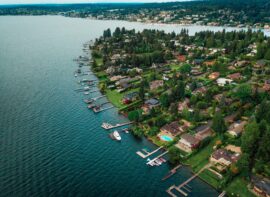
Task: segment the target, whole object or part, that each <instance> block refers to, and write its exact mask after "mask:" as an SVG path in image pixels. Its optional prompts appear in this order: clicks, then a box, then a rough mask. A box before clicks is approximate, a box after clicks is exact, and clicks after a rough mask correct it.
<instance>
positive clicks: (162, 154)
mask: <svg viewBox="0 0 270 197" xmlns="http://www.w3.org/2000/svg"><path fill="white" fill-rule="evenodd" d="M168 152H169V151H165V152H164V153H161V154H160V155H158V156H157V157H155V158H154V159H152V160H150V161H148V162H147V163H146V164H147V165H149V164H150V163H152V162H154V161H155V160H156V159H158V158H160V157H162V156H164V155H166V154H167V153H168Z"/></svg>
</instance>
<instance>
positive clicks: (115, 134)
mask: <svg viewBox="0 0 270 197" xmlns="http://www.w3.org/2000/svg"><path fill="white" fill-rule="evenodd" d="M113 137H114V138H115V139H116V140H117V141H121V136H120V134H119V133H118V131H114V132H113Z"/></svg>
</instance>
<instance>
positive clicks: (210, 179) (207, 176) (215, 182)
mask: <svg viewBox="0 0 270 197" xmlns="http://www.w3.org/2000/svg"><path fill="white" fill-rule="evenodd" d="M199 177H200V178H201V179H203V180H204V181H206V182H207V183H209V184H210V185H212V186H213V187H214V188H216V189H217V188H218V186H219V182H220V179H219V178H218V177H217V176H216V175H215V174H213V173H212V172H211V171H209V170H205V171H203V172H202V173H201V174H200V175H199Z"/></svg>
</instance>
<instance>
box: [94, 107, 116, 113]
mask: <svg viewBox="0 0 270 197" xmlns="http://www.w3.org/2000/svg"><path fill="white" fill-rule="evenodd" d="M112 108H114V106H110V107H106V108H103V109H98V110H97V109H96V108H94V109H93V111H94V112H95V113H99V112H102V111H106V110H109V109H112Z"/></svg>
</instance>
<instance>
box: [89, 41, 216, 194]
mask: <svg viewBox="0 0 270 197" xmlns="http://www.w3.org/2000/svg"><path fill="white" fill-rule="evenodd" d="M87 43H89V41H88V42H87ZM89 46H90V45H89ZM88 52H89V54H91V49H89V50H88ZM89 59H90V61H93V57H92V55H90V58H89ZM89 70H90V71H91V72H92V73H93V75H94V76H95V77H96V78H97V79H98V86H97V87H98V90H99V91H100V92H101V93H102V91H101V88H100V87H99V84H100V79H101V78H99V77H98V75H97V72H94V71H93V69H92V65H91V63H90V64H89ZM107 90H109V89H108V88H105V93H104V95H105V96H106V98H107V99H108V101H109V102H110V103H111V104H112V105H113V106H114V107H115V108H116V110H117V111H118V114H121V115H122V116H124V117H125V118H127V119H128V117H127V115H126V114H124V113H121V112H120V110H121V108H120V107H118V106H116V105H115V104H114V103H113V102H112V101H111V99H110V97H109V96H108V95H107V93H106V91H107ZM131 104H132V103H131ZM127 107H128V106H127ZM128 120H129V119H128ZM131 125H133V124H131ZM131 134H132V135H133V137H138V136H136V135H134V134H133V132H131ZM139 138H145V139H146V140H147V141H148V142H150V143H151V144H153V145H155V146H157V147H161V146H160V145H159V144H158V143H155V141H154V140H153V139H151V138H150V137H149V136H146V135H145V134H144V135H143V136H141V137H139ZM162 149H163V150H164V151H168V148H167V147H163V148H162ZM168 162H169V164H167V165H169V166H172V168H174V167H175V166H177V165H179V164H181V165H182V166H184V167H185V168H187V169H188V170H189V171H190V172H191V174H192V175H195V174H196V171H195V170H194V169H192V166H191V164H186V163H183V162H179V163H175V164H173V163H171V162H170V160H168ZM172 168H171V169H172ZM195 179H200V180H201V181H202V182H204V183H206V184H207V185H208V186H210V187H211V188H212V189H214V190H215V191H217V192H219V193H220V191H219V190H218V188H216V187H215V186H214V185H212V184H211V183H210V182H208V181H207V180H206V179H203V178H202V177H201V176H200V175H198V176H197V177H196V178H195ZM179 184H181V183H179Z"/></svg>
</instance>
